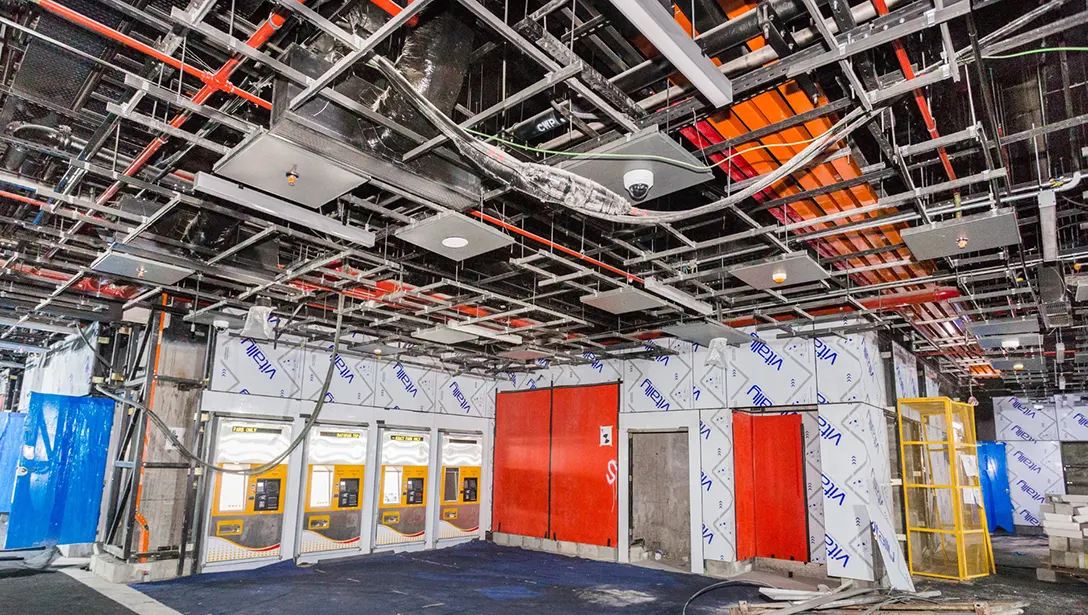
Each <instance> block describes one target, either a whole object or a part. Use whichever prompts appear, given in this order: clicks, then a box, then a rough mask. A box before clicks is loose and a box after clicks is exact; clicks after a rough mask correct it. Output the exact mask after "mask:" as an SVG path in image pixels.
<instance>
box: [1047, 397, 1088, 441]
mask: <svg viewBox="0 0 1088 615" xmlns="http://www.w3.org/2000/svg"><path fill="white" fill-rule="evenodd" d="M1054 401H1055V412H1056V414H1057V416H1056V420H1057V423H1058V439H1059V440H1061V441H1062V442H1074V441H1079V442H1084V441H1088V399H1084V398H1083V396H1082V395H1080V394H1076V395H1056V396H1055V397H1054Z"/></svg>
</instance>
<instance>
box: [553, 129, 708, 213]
mask: <svg viewBox="0 0 1088 615" xmlns="http://www.w3.org/2000/svg"><path fill="white" fill-rule="evenodd" d="M593 154H599V155H601V156H602V157H600V158H594V157H592V155H593ZM615 156H623V157H625V158H627V157H636V158H637V157H646V159H638V160H634V159H631V160H628V159H617V158H615ZM651 157H652V158H651ZM667 161H674V162H667ZM558 166H559V168H560V169H564V170H566V171H570V172H571V173H576V174H578V175H581V176H582V177H585V178H586V179H590V180H593V181H595V182H597V183H599V184H601V185H602V186H604V187H605V188H608V189H609V190H611V191H612V192H615V193H616V194H619V195H620V196H623V197H627V198H630V194H629V193H628V192H627V188H626V187H624V185H623V175H624V173H626V172H628V171H635V170H642V169H645V170H649V171H651V172H653V174H654V182H653V186H652V187H651V188H650V191H649V192H648V193H647V195H646V198H645V199H643V200H642V201H640V202H647V201H652V200H653V199H656V198H660V197H663V196H665V195H668V194H672V193H674V192H679V191H680V190H684V189H687V188H690V187H692V186H697V185H699V184H702V183H704V182H707V181H710V180H711V179H714V173H713V171H711V170H710V169H706V170H695V169H698V168H701V167H704V166H705V165H704V163H703V161H701V160H699V159H698V158H696V157H695V156H693V155H691V153H690V152H688V151H687V150H685V149H684V148H683V146H681V145H680V144H679V143H677V142H676V141H675V140H673V139H671V138H669V137H668V135H665V134H662V133H660V132H658V131H657V129H656V128H649V129H646V130H642V131H639V132H637V133H634V134H632V135H629V136H627V137H625V138H622V139H617V140H615V141H612V142H610V143H608V144H606V145H603V146H601V147H599V148H597V149H594V150H590V151H588V152H586V153H585V154H582V155H581V156H580V157H579V158H578V159H576V160H573V161H569V160H568V161H564V162H561V163H559V165H558Z"/></svg>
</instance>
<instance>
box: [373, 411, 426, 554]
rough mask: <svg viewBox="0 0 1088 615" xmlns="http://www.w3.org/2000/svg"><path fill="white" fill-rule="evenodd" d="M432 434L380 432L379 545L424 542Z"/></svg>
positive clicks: (376, 543)
mask: <svg viewBox="0 0 1088 615" xmlns="http://www.w3.org/2000/svg"><path fill="white" fill-rule="evenodd" d="M430 438H431V436H430V434H428V433H425V432H418V431H400V430H397V431H393V430H390V431H386V430H382V435H381V450H380V455H381V461H382V471H381V483H380V484H379V487H378V523H377V524H375V525H376V529H375V535H374V545H375V546H377V547H381V546H391V545H404V544H412V543H421V542H423V534H424V531H425V529H426V526H427V492H428V490H429V488H430V487H429V485H428V484H427V470H428V465H429V463H430V454H431V446H430V444H431V442H430Z"/></svg>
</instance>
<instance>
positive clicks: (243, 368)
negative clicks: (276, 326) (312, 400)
mask: <svg viewBox="0 0 1088 615" xmlns="http://www.w3.org/2000/svg"><path fill="white" fill-rule="evenodd" d="M304 359H305V357H304V353H303V350H302V347H301V346H299V345H298V344H295V343H287V342H280V343H274V342H270V341H260V342H258V341H255V340H252V339H250V338H248V337H234V336H230V337H228V336H221V337H220V338H219V341H218V343H216V346H215V368H214V370H213V372H212V383H211V388H212V390H215V391H223V392H226V393H244V394H249V395H266V396H268V397H287V398H297V397H299V396H300V394H301V393H302V386H301V384H302V371H303V370H302V364H303V363H304Z"/></svg>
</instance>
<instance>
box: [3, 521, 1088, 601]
mask: <svg viewBox="0 0 1088 615" xmlns="http://www.w3.org/2000/svg"><path fill="white" fill-rule="evenodd" d="M993 543H994V550H995V559H996V561H997V562H998V574H997V575H996V576H991V577H987V578H983V579H976V580H974V581H971V582H968V583H954V582H945V581H938V580H930V579H922V578H921V577H919V578H916V584H917V586H918V589H919V590H929V589H937V590H940V591H941V592H942V598H943V599H949V600H987V599H988V600H1027V601H1029V602H1031V606H1029V607H1028V609H1027V610H1026V613H1027V614H1028V615H1074V614H1078V615H1081V614H1084V613H1088V584H1086V583H1084V582H1077V581H1067V582H1064V583H1058V584H1053V583H1043V582H1040V581H1037V580H1036V579H1035V567H1036V566H1037V565H1038V564H1039V563H1040V562H1041V561H1042V560H1044V559H1045V554H1046V540H1045V537H1023V536H995V537H994V539H993ZM747 576H750V577H752V580H759V581H763V582H771V583H773V584H776V585H779V586H781V587H795V588H798V589H800V588H801V587H803V586H805V585H808V584H807V583H804V580H803V579H800V578H795V579H791V580H787V579H784V578H779V579H778V581H777V582H776V580H775V578H774V575H773V574H771V573H768V572H757V573H750V574H749V575H747ZM73 577H75V578H73ZM81 581H82V582H81ZM717 581H718V579H712V578H709V577H702V576H698V575H692V574H681V573H675V572H669V571H663V570H652V569H649V568H644V567H636V566H629V565H621V564H608V563H602V562H593V561H589V560H583V559H578V558H570V557H565V556H560V555H552V554H548V553H538V552H532V551H525V550H522V549H514V548H507V547H499V546H496V545H494V544H490V543H470V544H467V545H462V546H459V547H455V548H451V549H443V550H439V551H429V552H423V553H412V554H398V555H393V554H383V555H372V556H364V557H358V558H352V559H349V560H341V561H338V562H334V563H333V562H330V563H326V564H319V565H317V566H313V567H309V568H297V567H295V566H294V565H292V564H291V563H289V562H283V563H280V564H276V565H273V566H270V567H267V568H264V569H261V570H255V571H249V572H239V573H223V574H208V575H199V576H196V577H187V578H184V579H178V580H175V581H170V582H165V583H155V584H145V585H138V586H134V587H135V589H136V590H139V591H134V590H132V589H129V588H126V587H125V586H111V585H109V584H105V583H104V582H102V581H101V580H98V579H97V577H94V576H93V575H90V574H89V573H85V572H84V573H80V572H78V571H75V570H68V571H67V573H61V572H57V571H48V572H16V573H5V574H0V613H9V612H10V613H18V614H19V615H56V614H60V613H79V614H80V615H130V614H131V613H139V614H140V615H159V614H166V615H177V614H179V613H180V614H182V615H190V614H192V615H228V614H230V615H247V614H251V613H252V614H258V613H259V614H260V615H277V614H281V613H282V614H287V615H298V614H301V613H312V612H321V613H322V614H323V615H341V614H347V613H351V614H352V615H354V614H356V613H375V614H384V613H390V614H393V613H417V612H418V613H424V614H426V615H431V614H441V613H473V614H478V615H485V614H489V613H528V612H532V613H533V614H534V615H547V614H550V613H602V614H603V613H625V614H626V613H635V614H638V613H647V614H648V613H654V614H679V613H680V609H681V607H682V605H683V603H684V601H685V600H687V598H688V596H690V595H691V594H692V593H694V592H695V591H696V590H698V589H700V588H702V587H705V586H707V585H709V584H712V583H714V582H717ZM88 583H90V584H91V586H88V585H87V584H88ZM125 592H127V595H126V593H125ZM104 593H108V594H109V596H110V597H112V598H115V599H117V600H120V601H121V602H122V603H124V604H125V605H128V606H127V607H126V606H122V604H119V603H118V602H114V601H113V600H111V599H110V598H108V597H107V596H106V595H103V594H104ZM134 597H135V598H134ZM148 598H152V599H153V600H148ZM741 599H744V600H752V601H756V602H758V601H759V598H758V597H756V590H755V589H754V588H747V587H737V588H728V589H726V590H723V591H716V592H713V593H711V594H708V595H706V596H704V597H702V598H700V599H699V600H698V601H697V602H696V603H695V604H693V605H692V607H693V608H689V610H688V612H689V613H694V614H700V613H701V614H703V615H709V614H711V613H716V612H721V609H722V608H723V607H725V606H727V605H729V604H731V603H735V602H736V601H737V600H741ZM141 600H142V601H143V602H141ZM11 605H15V608H14V609H12V608H11Z"/></svg>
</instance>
